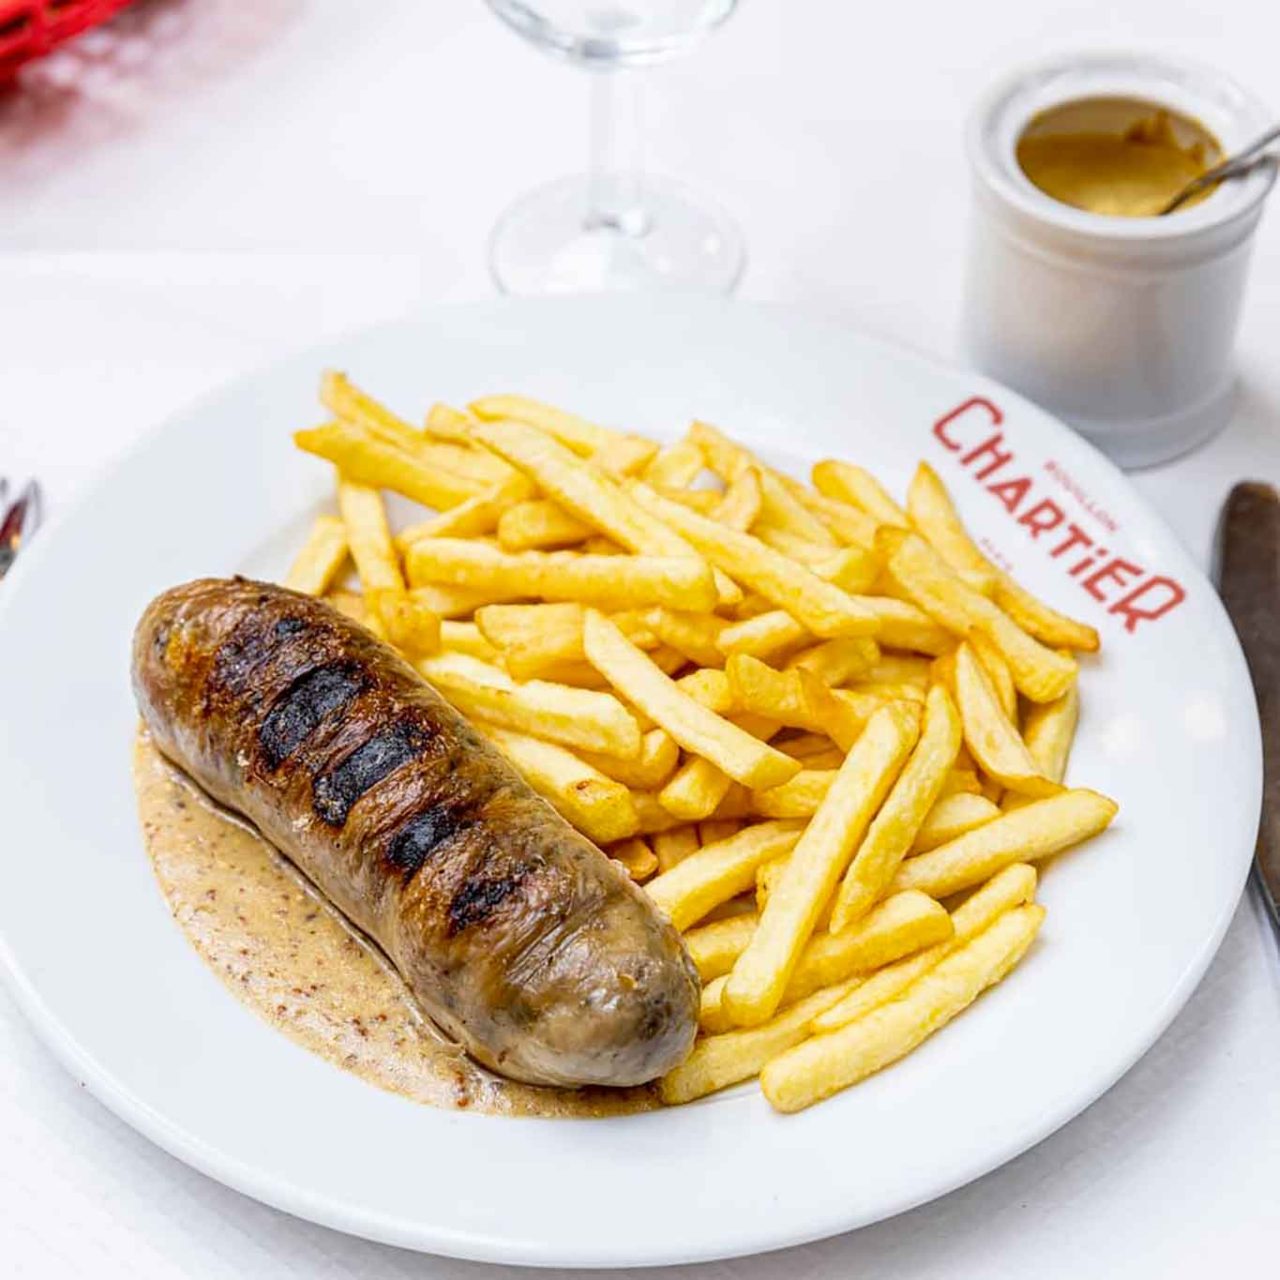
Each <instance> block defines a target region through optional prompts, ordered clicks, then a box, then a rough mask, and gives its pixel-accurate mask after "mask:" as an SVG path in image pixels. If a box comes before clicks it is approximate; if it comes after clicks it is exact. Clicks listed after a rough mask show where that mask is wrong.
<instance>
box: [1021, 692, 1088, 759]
mask: <svg viewBox="0 0 1280 1280" xmlns="http://www.w3.org/2000/svg"><path fill="white" fill-rule="evenodd" d="M1079 718H1080V690H1079V688H1078V686H1077V685H1074V684H1073V685H1072V686H1071V688H1069V689H1068V690H1067V691H1066V693H1064V694H1063V695H1062V697H1061V698H1057V699H1055V700H1054V701H1053V702H1041V703H1039V704H1037V705H1033V706H1032V707H1031V709H1030V710H1029V711H1028V712H1027V718H1026V724H1025V726H1024V727H1023V732H1022V738H1023V741H1024V742H1025V743H1026V744H1027V750H1028V751H1029V752H1030V753H1031V758H1032V760H1034V761H1035V762H1036V766H1037V767H1038V768H1039V770H1040V772H1041V773H1042V774H1044V776H1045V777H1046V778H1051V779H1053V781H1054V782H1061V781H1062V780H1063V778H1065V777H1066V774H1067V760H1068V758H1069V757H1070V755H1071V744H1072V742H1073V741H1074V739H1075V736H1076V724H1077V722H1078V721H1079Z"/></svg>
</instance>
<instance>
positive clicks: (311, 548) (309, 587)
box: [284, 516, 347, 596]
mask: <svg viewBox="0 0 1280 1280" xmlns="http://www.w3.org/2000/svg"><path fill="white" fill-rule="evenodd" d="M346 562H347V527H346V525H345V524H344V523H343V522H342V521H341V520H340V519H339V518H338V517H337V516H316V518H315V521H314V523H313V524H312V526H311V532H310V534H308V535H307V540H306V542H305V543H304V544H303V547H302V550H301V551H299V552H298V556H297V559H295V560H294V562H293V565H292V566H291V568H290V569H289V572H288V574H287V575H286V576H285V580H284V585H285V586H286V587H288V588H289V589H290V590H291V591H301V592H302V594H303V595H307V596H322V595H324V593H325V592H326V591H328V590H329V588H330V587H331V586H332V585H333V582H334V579H336V578H337V576H338V573H339V572H340V571H341V569H342V566H343V565H344V564H346Z"/></svg>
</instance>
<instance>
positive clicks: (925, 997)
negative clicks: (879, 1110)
mask: <svg viewBox="0 0 1280 1280" xmlns="http://www.w3.org/2000/svg"><path fill="white" fill-rule="evenodd" d="M1043 919H1044V908H1043V907H1040V906H1037V905H1035V904H1034V903H1033V904H1029V905H1027V906H1024V907H1015V908H1014V909H1013V910H1012V911H1007V912H1005V914H1004V915H1003V916H1001V917H1000V919H998V920H997V921H996V922H995V923H994V924H993V925H991V926H990V927H989V928H988V929H986V930H985V931H984V932H983V933H981V934H979V935H978V937H976V938H974V939H973V941H971V942H968V943H966V944H965V945H964V946H963V947H961V948H960V949H959V950H958V951H955V952H953V953H952V954H951V955H949V956H947V957H946V959H944V960H942V961H940V962H939V963H938V965H937V966H936V967H935V968H933V969H931V970H930V971H929V972H928V973H926V974H925V975H924V976H923V977H922V978H919V979H918V980H917V981H916V982H915V983H913V984H912V985H911V986H910V987H909V988H908V989H907V990H906V991H905V992H904V993H903V995H902V996H901V997H900V998H899V999H897V1000H895V1001H893V1002H892V1003H891V1004H888V1005H884V1006H882V1007H881V1008H879V1009H875V1010H873V1011H872V1012H871V1013H869V1014H867V1015H866V1016H865V1017H862V1018H859V1019H858V1020H857V1021H856V1022H853V1023H850V1024H849V1025H848V1026H846V1027H843V1028H841V1029H840V1030H839V1031H834V1032H831V1033H830V1034H829V1035H825V1036H817V1037H815V1038H814V1039H812V1040H808V1041H805V1042H804V1043H802V1044H799V1045H797V1046H795V1047H794V1048H792V1049H789V1050H787V1051H786V1052H785V1053H782V1054H780V1055H779V1056H778V1057H776V1058H774V1059H773V1060H772V1061H771V1062H769V1063H768V1064H766V1066H765V1067H764V1069H763V1070H762V1071H761V1073H760V1087H761V1088H762V1089H763V1090H764V1096H765V1097H766V1098H767V1099H768V1100H769V1102H770V1104H771V1105H772V1106H773V1107H774V1108H775V1109H777V1110H778V1111H783V1112H792V1111H800V1110H802V1109H803V1108H805V1107H807V1106H811V1105H812V1104H813V1103H815V1102H819V1101H821V1100H822V1099H823V1098H826V1097H830V1095H831V1094H833V1093H836V1092H838V1091H839V1090H841V1089H844V1088H847V1087H848V1086H849V1085H851V1084H856V1083H857V1082H858V1081H859V1080H862V1079H864V1078H865V1077H867V1076H869V1075H872V1074H873V1073H874V1072H876V1071H879V1070H880V1069H881V1068H882V1067H886V1066H888V1065H889V1063H891V1062H896V1061H897V1060H898V1059H899V1058H902V1057H905V1056H906V1055H907V1054H908V1053H910V1052H911V1050H912V1049H914V1048H916V1046H918V1045H919V1044H921V1043H922V1042H923V1041H924V1040H926V1039H927V1038H928V1037H929V1036H931V1035H932V1034H933V1033H934V1032H935V1031H937V1030H939V1029H940V1028H941V1027H943V1026H945V1025H946V1024H947V1023H948V1022H950V1021H951V1019H952V1018H954V1017H955V1016H956V1014H958V1013H960V1012H962V1011H963V1010H964V1009H966V1008H967V1007H968V1006H969V1005H970V1004H972V1003H973V1001H974V1000H976V999H977V998H978V996H979V995H981V994H982V992H983V991H985V990H986V989H987V987H990V986H994V985H995V984H996V983H997V982H999V981H1000V980H1001V979H1002V978H1003V977H1004V976H1005V975H1006V974H1007V973H1008V972H1009V971H1010V970H1011V969H1012V968H1013V967H1014V966H1015V965H1016V964H1017V963H1018V961H1019V960H1021V959H1022V957H1023V956H1024V955H1025V954H1026V952H1027V950H1028V948H1029V947H1030V946H1031V943H1032V942H1033V941H1034V940H1035V936H1036V933H1037V932H1038V931H1039V928H1040V923H1041V921H1042V920H1043Z"/></svg>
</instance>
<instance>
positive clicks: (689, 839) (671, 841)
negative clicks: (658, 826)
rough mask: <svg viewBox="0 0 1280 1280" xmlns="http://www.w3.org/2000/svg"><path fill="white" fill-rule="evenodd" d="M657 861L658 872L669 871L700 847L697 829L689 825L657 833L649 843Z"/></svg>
mask: <svg viewBox="0 0 1280 1280" xmlns="http://www.w3.org/2000/svg"><path fill="white" fill-rule="evenodd" d="M650 843H651V844H652V846H653V852H654V854H655V855H656V856H657V859H658V870H659V871H670V870H671V868H672V867H674V866H676V865H678V864H679V863H681V862H683V861H684V860H685V859H686V858H687V857H688V856H689V855H690V854H691V853H697V852H698V849H699V847H700V843H699V840H698V828H697V827H696V826H694V825H693V824H692V823H690V824H689V825H688V826H684V827H672V828H671V830H670V831H660V832H658V833H657V834H656V835H655V836H654V837H653V838H652V840H651V841H650Z"/></svg>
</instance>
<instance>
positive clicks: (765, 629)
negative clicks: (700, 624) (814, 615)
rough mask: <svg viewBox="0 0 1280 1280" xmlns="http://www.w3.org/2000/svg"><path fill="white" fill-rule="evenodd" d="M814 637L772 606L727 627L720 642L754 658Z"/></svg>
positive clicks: (782, 651)
mask: <svg viewBox="0 0 1280 1280" xmlns="http://www.w3.org/2000/svg"><path fill="white" fill-rule="evenodd" d="M849 638H853V639H858V638H861V637H849ZM812 639H813V637H812V636H810V634H809V633H808V631H806V630H805V628H804V627H803V626H801V624H800V623H798V622H797V621H796V620H795V619H794V618H793V617H792V616H791V615H790V614H789V613H786V612H784V611H783V610H782V609H771V610H769V611H768V612H766V613H758V614H756V615H755V616H754V617H751V618H744V619H743V620H742V621H741V622H735V623H733V624H732V625H731V626H728V627H726V628H725V629H724V630H723V631H722V632H721V633H720V635H719V637H718V638H717V640H716V643H717V644H718V645H719V646H720V649H721V651H722V652H723V653H725V654H726V655H727V654H731V653H746V654H749V655H750V656H751V657H753V658H761V659H763V658H778V657H780V656H782V655H783V654H786V653H789V652H790V651H791V650H793V649H795V648H797V647H798V646H800V645H803V644H806V643H807V642H808V641H810V640H812ZM871 643H875V642H874V641H872V642H871Z"/></svg>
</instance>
